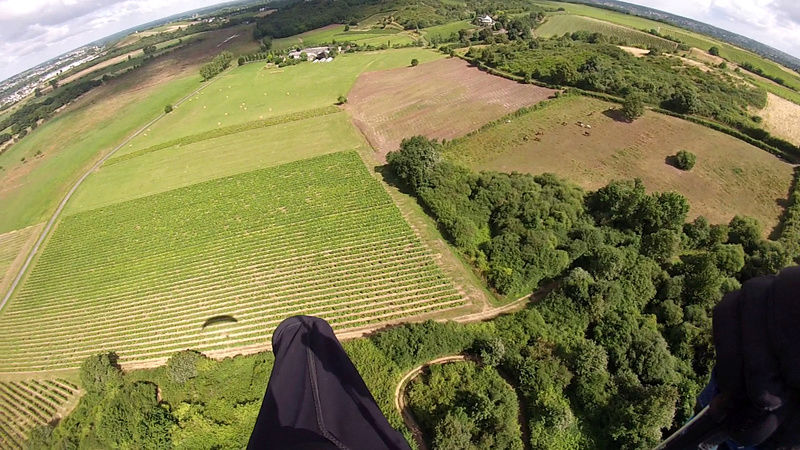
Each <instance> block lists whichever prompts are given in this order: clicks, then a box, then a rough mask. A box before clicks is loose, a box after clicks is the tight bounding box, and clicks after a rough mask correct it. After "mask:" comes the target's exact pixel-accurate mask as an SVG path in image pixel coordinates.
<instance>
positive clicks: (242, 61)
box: [236, 56, 245, 66]
mask: <svg viewBox="0 0 800 450" xmlns="http://www.w3.org/2000/svg"><path fill="white" fill-rule="evenodd" d="M236 62H237V63H238V64H239V65H240V66H243V65H244V63H245V59H244V56H240V57H239V60H238V61H236Z"/></svg>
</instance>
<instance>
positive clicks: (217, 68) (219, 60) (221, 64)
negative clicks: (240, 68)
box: [200, 51, 233, 81]
mask: <svg viewBox="0 0 800 450" xmlns="http://www.w3.org/2000/svg"><path fill="white" fill-rule="evenodd" d="M231 61H233V53H231V52H229V51H224V52H222V53H220V54H219V55H217V56H215V57H214V59H212V60H211V62H208V63H206V64H203V65H202V66H200V77H201V78H203V81H208V80H210V79H212V78H214V77H215V76H217V75H219V74H220V73H222V71H223V70H225V69H227V68H228V67H229V66H230V65H231Z"/></svg>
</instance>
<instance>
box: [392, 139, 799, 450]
mask: <svg viewBox="0 0 800 450" xmlns="http://www.w3.org/2000/svg"><path fill="white" fill-rule="evenodd" d="M440 150H441V144H439V143H437V142H435V141H429V140H427V139H425V138H422V137H415V138H411V139H408V140H405V141H404V142H403V143H402V145H401V149H400V150H399V151H397V152H390V153H389V155H388V156H387V160H388V161H389V165H390V167H391V169H392V171H393V172H394V173H395V174H397V176H398V177H399V178H400V180H402V182H403V183H405V184H407V185H408V186H409V187H410V189H411V190H412V191H413V192H414V193H415V195H416V196H417V197H418V199H419V200H420V202H421V203H422V204H423V205H424V206H425V208H426V209H427V210H428V211H429V212H430V214H431V215H432V216H433V218H434V219H435V220H436V221H437V223H438V224H439V226H440V227H441V229H442V231H443V234H444V235H445V236H446V237H447V238H448V240H450V242H451V243H453V245H454V246H455V247H456V248H458V250H459V251H460V252H461V253H462V254H463V255H464V256H465V257H466V258H467V259H468V260H470V261H471V262H472V263H473V264H474V266H475V268H476V270H477V271H478V272H479V273H480V274H481V275H483V276H484V277H485V279H486V280H487V282H488V284H489V285H490V287H492V288H493V289H495V290H496V291H497V292H498V293H499V294H501V295H504V296H506V297H507V298H514V297H516V296H518V295H521V294H529V293H530V292H531V291H533V290H535V289H537V288H538V287H540V286H542V285H544V284H545V283H550V282H551V281H556V283H555V284H554V286H555V288H554V289H553V291H552V292H551V293H550V294H549V295H547V296H546V297H545V298H544V299H543V300H541V301H540V302H538V303H537V304H536V306H535V307H534V308H535V309H536V310H537V312H538V313H539V314H541V317H542V318H543V319H544V322H545V323H547V324H548V326H552V331H551V332H552V335H551V336H550V339H551V340H552V341H551V342H550V343H549V344H547V345H544V344H543V348H539V349H527V350H525V353H524V354H523V355H522V356H520V357H518V358H510V357H509V360H508V361H507V362H506V364H507V367H506V370H507V371H508V373H511V374H522V375H524V376H525V377H526V378H523V379H520V381H519V383H520V385H523V386H524V385H526V383H527V385H528V386H530V388H531V389H532V391H531V393H530V397H529V401H527V402H526V403H528V404H529V405H530V406H529V414H531V415H530V416H529V417H530V418H531V421H532V424H531V430H532V431H533V434H534V436H538V437H536V438H534V440H535V444H536V445H535V446H536V447H541V448H552V447H553V446H554V445H557V444H558V445H562V444H563V443H564V442H572V443H575V442H578V443H580V442H584V443H585V442H591V443H592V444H591V446H592V447H595V446H597V447H601V448H604V447H615V448H642V447H651V446H652V445H653V444H654V443H655V442H657V441H658V439H660V437H661V432H662V430H663V429H669V428H671V427H674V426H676V425H678V424H680V423H682V422H683V421H684V420H686V419H687V418H688V417H689V416H690V415H691V413H692V406H693V404H694V400H695V398H696V396H697V394H698V392H699V390H700V389H701V388H702V386H703V385H704V384H705V382H706V381H707V379H708V376H709V373H710V370H711V366H712V364H713V358H714V353H713V346H712V343H711V335H710V331H711V321H710V317H711V309H712V308H713V306H714V305H715V304H716V302H717V301H718V300H719V299H720V298H721V296H722V294H723V293H724V292H727V291H730V290H732V289H736V288H738V287H739V286H740V282H741V281H743V280H746V279H749V278H751V277H754V276H758V275H762V274H770V273H775V272H777V271H778V270H780V269H781V268H783V267H785V266H786V265H788V264H789V263H790V262H791V260H792V257H796V256H797V255H796V254H794V253H792V251H793V250H792V249H788V248H787V247H785V246H784V245H783V244H782V243H781V242H776V241H769V240H765V239H762V238H761V236H762V229H761V228H760V226H759V224H758V223H757V222H756V221H755V220H753V219H750V218H744V217H738V216H737V217H735V218H734V219H733V220H731V222H730V224H727V225H710V224H709V223H708V222H707V221H706V220H705V219H703V218H702V217H701V218H698V219H696V220H695V221H693V222H692V223H688V224H687V223H685V219H686V214H687V212H688V210H689V205H688V202H687V201H686V199H685V198H684V197H683V196H681V195H679V194H676V193H669V192H667V193H653V194H648V193H647V192H646V191H645V188H644V186H643V185H642V184H641V182H639V181H638V180H637V181H625V182H612V183H610V184H609V185H608V186H606V187H604V188H602V189H600V190H598V191H596V192H592V193H588V194H587V193H584V192H583V191H582V190H580V189H579V188H577V187H574V186H572V185H570V184H568V183H566V182H564V181H561V180H559V179H557V178H555V177H554V176H552V175H541V176H531V175H522V174H500V173H493V172H482V173H474V172H472V171H470V170H468V169H465V168H462V167H459V166H456V165H454V164H452V163H450V162H448V161H447V160H445V159H443V158H442V157H441V153H440ZM511 345H520V343H519V342H518V341H516V339H512V340H511V341H510V342H505V346H506V347H508V346H511ZM553 345H556V347H558V346H563V348H553V347H552V346H553ZM512 355H513V352H512ZM527 355H535V357H533V358H531V360H529V361H528V362H524V361H525V358H524V356H527ZM519 358H522V359H519ZM526 364H530V365H532V366H526ZM558 373H561V374H562V375H561V376H558V377H556V378H553V377H555V376H556V374H558ZM566 374H569V375H566ZM578 374H580V376H579V375H578ZM543 386H547V388H543ZM534 387H535V388H534ZM553 418H558V419H557V420H554V419H553ZM537 430H538V431H537ZM581 430H585V431H581ZM587 439H588V441H587ZM578 446H579V447H583V446H584V445H583V444H581V445H578Z"/></svg>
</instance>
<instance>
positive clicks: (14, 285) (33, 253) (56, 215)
mask: <svg viewBox="0 0 800 450" xmlns="http://www.w3.org/2000/svg"><path fill="white" fill-rule="evenodd" d="M228 70H230V69H228ZM218 79H219V77H215V78H214V79H213V80H210V81H207V82H205V83H204V84H202V85H201V86H200V87H198V88H197V89H195V90H194V91H192V92H191V93H190V94H188V95H186V96H184V97H183V98H181V99H180V100H178V101H177V102H175V106H178V105H181V104H182V103H183V102H185V101H187V100H189V98H191V97H192V96H193V95H195V94H197V93H198V92H200V91H202V90H203V89H205V88H207V87H208V86H210V85H211V84H212V83H213V82H214V81H216V80H218ZM166 115H167V113H165V112H162V113H160V114H159V115H158V116H156V118H155V119H153V120H151V121H150V122H147V124H145V125H144V126H142V127H141V128H139V129H138V130H136V131H135V132H134V133H133V134H131V135H130V136H128V137H127V138H125V139H124V140H123V141H122V142H121V143H120V144H119V145H117V146H116V147H114V148H113V149H112V150H111V151H110V152H108V153H107V154H106V155H105V156H103V157H102V158H100V160H98V161H97V162H96V163H94V165H92V167H90V168H89V170H87V171H86V172H85V173H84V174H83V175H81V177H80V178H78V181H76V182H75V184H73V185H72V187H71V188H70V190H69V191H67V194H66V195H65V196H64V198H62V199H61V202H60V203H59V204H58V208H56V210H55V212H54V213H53V215H52V216H51V217H50V219H49V220H48V221H47V225H45V227H44V229H43V230H42V232H41V234H40V235H39V238H38V239H37V240H36V243H35V244H34V245H33V247H32V248H31V250H30V252H29V253H28V257H27V258H26V259H25V262H24V263H23V265H22V267H21V268H20V269H19V272H17V276H16V277H14V281H13V282H11V286H9V288H8V291H6V294H5V296H3V299H2V301H0V312H1V311H2V310H3V308H4V307H5V306H6V304H7V303H8V300H9V299H11V296H12V295H13V294H14V291H15V290H16V289H17V286H18V285H19V283H20V281H22V277H23V276H24V275H25V273H26V272H27V270H28V267H29V266H30V264H31V262H32V261H33V258H34V257H35V256H36V253H37V252H38V251H39V248H40V247H41V246H42V244H43V243H44V240H45V239H46V238H47V236H48V235H49V233H50V230H51V229H52V228H53V226H54V225H55V223H56V221H58V218H59V216H60V215H61V212H62V211H63V210H64V208H65V207H66V206H67V202H69V200H70V198H72V195H73V194H74V193H75V191H77V190H78V188H79V187H80V186H81V184H83V181H84V180H86V178H88V177H89V175H91V174H92V172H94V171H95V170H97V169H98V168H100V166H102V165H103V163H105V162H106V161H107V160H108V159H109V158H111V157H112V156H113V155H114V153H116V152H117V151H119V150H120V149H121V148H123V147H124V146H125V144H127V143H128V142H130V141H131V140H133V139H134V138H135V137H137V136H139V135H140V134H142V133H143V132H145V131H146V130H147V129H148V128H149V127H151V126H152V125H153V124H155V123H156V122H158V121H159V120H161V119H162V118H163V117H164V116H166Z"/></svg>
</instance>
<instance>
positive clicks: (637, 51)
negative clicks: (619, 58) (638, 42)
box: [618, 45, 650, 58]
mask: <svg viewBox="0 0 800 450" xmlns="http://www.w3.org/2000/svg"><path fill="white" fill-rule="evenodd" d="M618 47H619V48H621V49H623V50H625V51H626V52H628V53H630V54H631V55H633V56H635V57H637V58H641V57H643V56H645V55H647V54H648V53H650V50H645V49H643V48H639V47H627V46H625V45H619V46H618Z"/></svg>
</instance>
